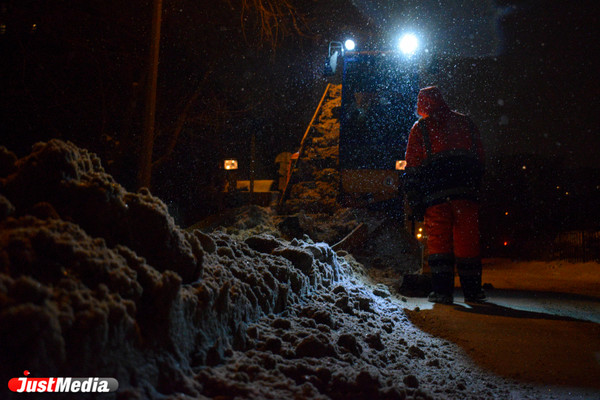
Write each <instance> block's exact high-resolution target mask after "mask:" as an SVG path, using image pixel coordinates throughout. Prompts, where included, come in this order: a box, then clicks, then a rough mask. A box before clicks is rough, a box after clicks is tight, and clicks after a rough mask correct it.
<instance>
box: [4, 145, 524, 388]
mask: <svg viewBox="0 0 600 400" xmlns="http://www.w3.org/2000/svg"><path fill="white" fill-rule="evenodd" d="M271 217H272V215H270V214H269V212H268V211H266V210H264V209H260V208H250V209H248V210H247V211H246V212H245V213H243V215H241V216H239V218H238V219H237V222H235V221H233V223H232V226H231V227H230V228H228V229H227V230H231V232H229V233H227V232H225V231H222V230H221V231H215V232H213V233H203V232H202V231H200V230H198V229H195V230H192V231H191V232H186V231H184V230H182V229H180V228H179V227H178V226H176V225H175V224H174V222H173V218H171V216H169V214H168V212H167V207H166V206H165V205H164V203H163V202H161V201H160V200H159V199H157V198H155V197H153V196H152V195H151V194H150V193H149V192H148V191H147V190H142V191H140V193H130V192H128V191H126V190H125V189H124V188H123V187H122V186H120V185H119V184H118V183H116V182H115V181H114V180H113V179H112V177H111V176H109V175H108V174H106V172H105V171H104V170H103V169H102V166H101V164H100V161H99V159H98V158H97V157H96V156H95V155H93V154H90V153H88V152H87V151H85V150H83V149H79V148H77V147H76V146H74V145H73V144H71V143H64V142H61V141H58V140H52V141H50V142H48V143H39V144H37V145H36V146H35V147H34V149H33V151H32V153H31V154H30V155H29V156H27V157H24V158H22V159H19V160H17V158H16V157H15V156H14V154H12V153H10V152H9V151H7V150H6V149H1V148H0V344H1V345H0V360H2V362H0V380H2V381H4V382H7V381H8V379H10V378H12V377H18V376H21V374H22V372H23V371H24V370H29V371H30V372H31V374H32V375H31V376H32V377H54V376H79V377H94V376H104V377H113V378H116V379H117V380H118V381H119V385H120V387H119V390H118V392H117V393H113V394H111V395H108V396H103V397H102V398H119V399H141V398H149V399H165V398H168V399H185V398H194V399H203V398H216V397H219V398H222V399H232V398H271V399H291V398H303V399H352V398H353V399H367V398H368V399H373V400H375V399H405V398H412V399H430V398H433V397H432V393H433V395H435V396H436V398H465V399H469V398H492V396H491V392H490V390H491V388H493V389H494V395H496V394H498V395H499V396H500V397H498V398H508V397H509V391H510V390H513V389H514V387H508V388H498V386H495V385H497V383H496V384H492V383H490V382H491V381H490V380H489V379H487V380H486V379H483V378H482V376H481V375H478V374H475V373H473V372H472V371H471V370H470V369H467V368H465V367H464V365H465V364H464V363H462V364H461V363H458V362H457V356H456V354H455V352H454V351H453V350H452V349H451V347H450V345H449V344H448V343H445V342H441V341H439V340H438V341H436V340H432V339H431V338H428V337H426V336H424V335H423V334H422V333H420V332H419V331H417V330H416V329H415V328H414V327H412V325H411V324H410V323H409V322H408V320H407V318H406V316H405V315H404V313H403V312H402V310H401V309H400V308H399V306H398V301H397V300H392V298H391V294H390V292H389V290H388V288H387V287H386V286H384V285H371V284H367V283H365V280H366V279H367V278H366V276H365V275H364V271H363V268H362V266H361V265H360V264H358V263H356V262H355V261H354V259H353V257H352V256H350V255H349V254H346V253H341V254H340V255H337V254H335V253H334V252H333V251H332V249H331V248H330V247H329V246H328V245H326V244H324V243H314V242H313V241H312V240H310V239H304V240H299V239H293V240H292V241H291V242H288V241H285V240H283V239H281V238H279V237H277V235H276V233H277V232H276V229H274V227H275V225H274V224H273V223H272V222H268V223H266V222H265V221H266V220H270V219H271ZM448 371H452V372H448ZM5 390H6V389H5ZM3 394H6V396H3V397H8V398H10V393H7V392H3ZM17 397H18V396H14V398H17ZM53 397H56V398H60V395H57V396H53ZM66 397H69V396H66ZM524 398H525V397H524Z"/></svg>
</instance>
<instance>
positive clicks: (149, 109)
mask: <svg viewBox="0 0 600 400" xmlns="http://www.w3.org/2000/svg"><path fill="white" fill-rule="evenodd" d="M161 16H162V0H154V4H153V8H152V31H151V37H150V51H149V54H148V56H149V57H148V82H147V83H146V107H145V113H144V132H143V133H142V148H141V153H140V160H139V168H138V187H147V188H150V182H151V179H152V150H153V147H154V124H155V121H156V86H157V85H156V82H157V80H158V54H159V50H160V25H161V21H162V20H161Z"/></svg>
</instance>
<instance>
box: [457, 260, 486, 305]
mask: <svg viewBox="0 0 600 400" xmlns="http://www.w3.org/2000/svg"><path fill="white" fill-rule="evenodd" d="M456 269H457V270H458V276H459V278H460V286H461V287H462V291H463V294H464V296H465V303H483V302H485V300H486V295H485V292H484V291H483V289H482V288H481V260H470V259H469V260H467V259H464V260H459V261H458V262H457V263H456Z"/></svg>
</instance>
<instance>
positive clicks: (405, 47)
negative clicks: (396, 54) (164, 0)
mask: <svg viewBox="0 0 600 400" xmlns="http://www.w3.org/2000/svg"><path fill="white" fill-rule="evenodd" d="M398 47H399V48H400V51H401V52H403V53H404V54H406V55H412V54H414V53H415V52H416V51H417V48H418V47H419V39H417V37H416V36H415V35H414V34H412V33H407V34H406V35H404V36H402V38H400V42H399V44H398Z"/></svg>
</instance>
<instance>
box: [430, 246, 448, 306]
mask: <svg viewBox="0 0 600 400" xmlns="http://www.w3.org/2000/svg"><path fill="white" fill-rule="evenodd" d="M429 268H430V269H431V286H432V289H433V292H431V293H430V294H429V297H428V300H429V301H430V302H432V303H441V304H452V303H453V302H454V296H453V293H454V260H453V259H450V258H434V259H432V258H431V257H430V259H429Z"/></svg>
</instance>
